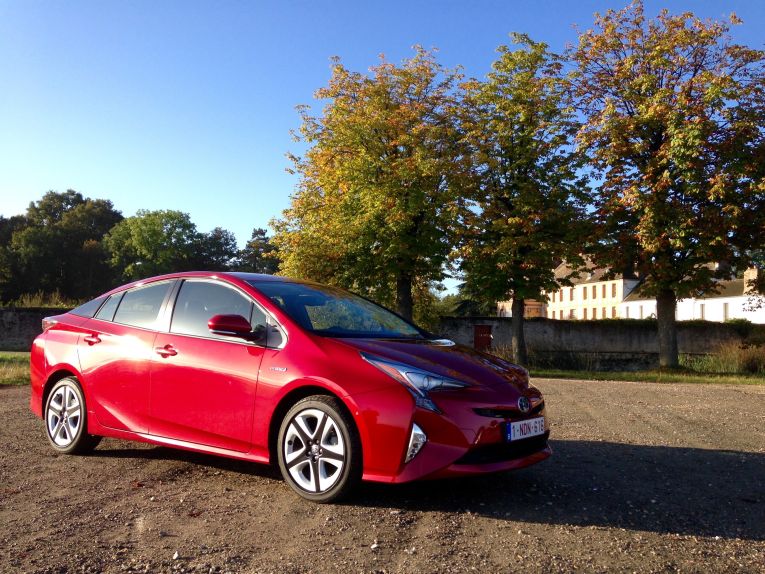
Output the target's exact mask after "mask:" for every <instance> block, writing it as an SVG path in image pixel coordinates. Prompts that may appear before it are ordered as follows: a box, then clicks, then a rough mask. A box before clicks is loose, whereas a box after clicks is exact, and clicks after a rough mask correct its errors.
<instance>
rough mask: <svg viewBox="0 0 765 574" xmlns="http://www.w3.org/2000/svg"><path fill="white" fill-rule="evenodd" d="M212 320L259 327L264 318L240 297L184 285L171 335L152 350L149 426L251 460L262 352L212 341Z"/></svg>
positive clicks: (202, 284) (215, 285)
mask: <svg viewBox="0 0 765 574" xmlns="http://www.w3.org/2000/svg"><path fill="white" fill-rule="evenodd" d="M213 315H242V316H243V317H245V318H246V319H247V320H248V321H250V324H251V325H253V327H256V326H258V325H263V326H265V321H266V318H265V314H264V312H263V311H262V310H261V309H260V307H259V306H257V305H255V304H254V303H253V301H252V299H250V297H248V296H247V295H245V294H244V293H243V292H242V291H240V290H238V289H237V288H235V287H233V286H230V285H228V284H226V283H223V282H221V281H217V280H213V279H188V280H186V281H184V282H183V284H182V285H181V288H180V290H179V292H178V296H177V298H176V300H175V305H174V308H173V313H172V319H171V323H170V330H169V332H167V333H159V334H158V335H157V339H156V341H155V343H154V346H155V349H156V351H157V353H156V354H155V356H154V361H153V365H152V374H151V381H152V382H151V422H150V425H149V432H150V433H151V434H153V435H156V436H161V437H165V438H171V439H175V440H180V441H185V442H191V443H195V444H201V445H207V446H213V447H217V448H224V449H228V450H235V451H240V452H246V451H247V450H249V447H250V443H251V438H252V419H253V411H254V405H255V391H256V384H257V379H258V370H259V369H260V362H261V360H262V359H263V352H264V348H263V347H262V346H259V345H256V344H254V343H251V342H247V341H245V340H244V339H241V338H237V337H230V336H224V335H214V334H212V333H210V331H209V330H208V328H207V321H208V320H209V319H210V318H211V317H212V316H213Z"/></svg>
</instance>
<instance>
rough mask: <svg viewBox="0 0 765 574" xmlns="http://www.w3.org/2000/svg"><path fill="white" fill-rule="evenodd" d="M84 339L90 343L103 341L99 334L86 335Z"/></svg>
mask: <svg viewBox="0 0 765 574" xmlns="http://www.w3.org/2000/svg"><path fill="white" fill-rule="evenodd" d="M82 340H83V341H85V342H86V343H87V344H88V345H95V344H96V343H100V342H101V338H100V337H99V336H98V335H85V336H84V337H83V338H82Z"/></svg>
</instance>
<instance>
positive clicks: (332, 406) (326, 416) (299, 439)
mask: <svg viewBox="0 0 765 574" xmlns="http://www.w3.org/2000/svg"><path fill="white" fill-rule="evenodd" d="M277 451H278V460H279V469H280V470H281V472H282V476H283V477H284V480H285V481H286V482H287V484H289V485H290V486H291V487H292V489H293V490H295V492H297V493H298V494H299V495H300V496H302V497H303V498H306V499H308V500H311V501H313V502H332V501H334V500H338V499H339V498H341V497H343V496H346V495H347V494H348V493H349V492H350V490H352V489H353V487H354V486H355V485H356V484H357V483H358V482H359V480H360V478H361V443H360V441H359V439H358V434H357V432H356V427H355V425H354V423H353V420H352V419H351V417H350V416H349V415H348V414H347V413H346V412H345V410H344V409H343V408H342V406H341V405H340V404H339V403H338V401H337V400H336V399H334V398H332V397H327V396H322V395H316V396H312V397H307V398H305V399H303V400H301V401H299V402H297V403H296V404H295V406H293V407H292V408H291V409H290V410H289V412H287V414H286V415H285V417H284V420H283V421H282V424H281V427H280V429H279V438H278V441H277Z"/></svg>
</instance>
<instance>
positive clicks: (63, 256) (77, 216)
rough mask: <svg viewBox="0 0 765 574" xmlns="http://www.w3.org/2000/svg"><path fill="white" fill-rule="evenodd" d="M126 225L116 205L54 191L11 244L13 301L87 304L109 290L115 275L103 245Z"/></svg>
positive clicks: (34, 210) (34, 209)
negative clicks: (49, 297)
mask: <svg viewBox="0 0 765 574" xmlns="http://www.w3.org/2000/svg"><path fill="white" fill-rule="evenodd" d="M121 219H122V215H121V214H120V212H119V211H117V210H115V209H114V206H113V205H112V202H111V201H107V200H103V199H89V198H84V197H83V196H82V194H80V193H78V192H76V191H73V190H68V191H66V192H64V193H57V192H53V191H49V192H48V193H46V194H45V195H44V196H43V197H42V199H40V200H39V201H37V202H33V203H31V204H30V205H29V208H28V209H27V213H26V215H25V217H24V223H23V225H21V224H20V223H19V222H17V227H16V229H15V230H14V231H13V234H12V237H11V241H10V251H11V253H10V254H9V256H10V258H11V259H12V260H13V264H14V265H15V267H16V273H15V277H14V280H13V283H15V287H16V288H15V292H14V293H9V295H8V298H16V297H18V296H20V295H22V294H24V293H35V292H38V291H39V292H43V293H54V292H59V293H60V294H61V295H62V296H64V297H65V298H69V299H83V298H86V297H89V296H91V295H93V294H94V293H96V292H100V291H103V290H104V289H106V288H108V287H109V286H110V284H111V281H112V274H111V273H110V269H109V266H108V263H107V259H106V253H105V251H104V250H103V247H102V245H101V241H102V239H103V236H104V234H105V233H106V232H107V231H108V230H109V229H110V228H111V227H113V226H114V225H115V224H116V223H117V222H119V221H120V220H121Z"/></svg>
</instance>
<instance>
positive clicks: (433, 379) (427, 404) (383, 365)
mask: <svg viewBox="0 0 765 574" xmlns="http://www.w3.org/2000/svg"><path fill="white" fill-rule="evenodd" d="M361 356H362V358H363V359H364V360H365V361H367V362H369V363H371V364H373V365H374V366H375V367H377V368H378V369H380V370H381V371H382V372H383V373H385V374H386V375H388V376H390V377H392V378H394V379H396V380H397V381H398V382H399V383H401V384H402V385H404V386H405V387H406V388H407V390H408V391H409V392H410V393H412V396H414V400H415V402H416V404H417V406H418V407H422V408H423V409H428V410H429V411H433V412H436V413H437V412H440V411H439V410H438V407H437V406H436V405H435V403H434V402H433V401H432V400H431V399H430V396H429V393H430V391H440V390H449V389H462V388H464V387H467V386H469V385H468V383H463V382H462V381H455V380H454V379H450V378H448V377H443V376H441V375H437V374H436V373H431V372H430V371H425V370H423V369H418V368H417V367H413V366H411V365H407V364H406V363H397V362H395V361H389V360H388V359H381V358H380V357H375V356H374V355H368V354H366V353H361Z"/></svg>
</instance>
